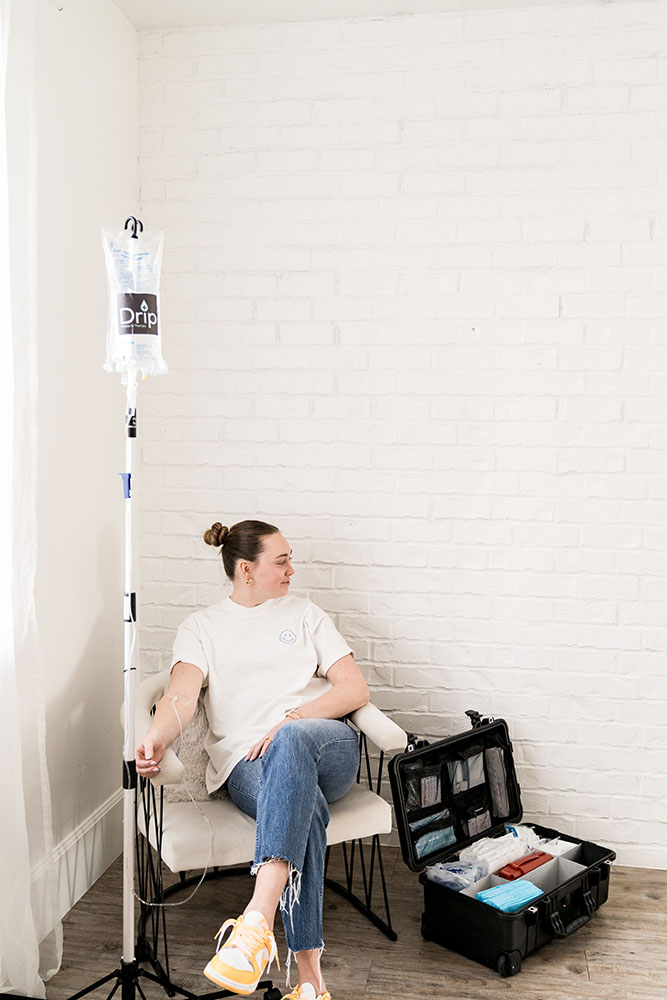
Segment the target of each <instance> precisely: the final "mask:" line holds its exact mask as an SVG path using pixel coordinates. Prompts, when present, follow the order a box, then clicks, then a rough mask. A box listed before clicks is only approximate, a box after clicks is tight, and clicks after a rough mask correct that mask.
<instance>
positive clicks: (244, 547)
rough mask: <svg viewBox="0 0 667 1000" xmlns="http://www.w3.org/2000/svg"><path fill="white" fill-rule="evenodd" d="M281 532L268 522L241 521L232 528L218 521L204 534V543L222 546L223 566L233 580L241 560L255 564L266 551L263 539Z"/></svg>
mask: <svg viewBox="0 0 667 1000" xmlns="http://www.w3.org/2000/svg"><path fill="white" fill-rule="evenodd" d="M279 530H280V529H279V528H276V527H275V525H273V524H267V523H266V521H239V523H238V524H234V525H232V527H231V528H227V527H225V525H223V524H220V522H219V521H216V522H215V524H212V525H211V527H210V528H208V529H207V530H206V531H205V532H204V541H205V542H206V544H207V545H214V546H215V547H216V548H218V547H219V546H222V553H221V555H222V565H223V566H224V567H225V573H226V574H227V576H228V577H229V579H230V580H233V579H234V573H235V572H236V564H237V562H238V561H239V559H247V560H248V562H255V560H256V559H257V558H258V556H259V555H260V554H261V553H262V551H263V549H264V542H263V539H264V538H266V536H267V535H275V534H276V533H277V532H278V531H279Z"/></svg>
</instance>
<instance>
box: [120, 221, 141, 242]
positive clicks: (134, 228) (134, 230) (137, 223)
mask: <svg viewBox="0 0 667 1000" xmlns="http://www.w3.org/2000/svg"><path fill="white" fill-rule="evenodd" d="M128 222H131V223H132V236H131V237H130V239H133V240H138V239H139V237H138V235H137V229H138V230H139V232H140V233H143V231H144V224H143V222H141V221H140V220H139V219H135V217H134V216H133V215H131V216H130V217H129V219H126V220H125V227H124V228H125V229H127V224H128Z"/></svg>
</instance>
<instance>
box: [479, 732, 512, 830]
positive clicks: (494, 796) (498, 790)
mask: <svg viewBox="0 0 667 1000" xmlns="http://www.w3.org/2000/svg"><path fill="white" fill-rule="evenodd" d="M484 760H485V762H486V773H487V774H488V776H489V791H490V792H491V807H492V809H493V814H494V816H497V817H498V819H504V818H505V817H506V816H509V814H510V805H509V796H508V794H507V771H506V770H505V754H504V752H503V750H502V749H501V748H500V747H488V749H486V750H485V751H484Z"/></svg>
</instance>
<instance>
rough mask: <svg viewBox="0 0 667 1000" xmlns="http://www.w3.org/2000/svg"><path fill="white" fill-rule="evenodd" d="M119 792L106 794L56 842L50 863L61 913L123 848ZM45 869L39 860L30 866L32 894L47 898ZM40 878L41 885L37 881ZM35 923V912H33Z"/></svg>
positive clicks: (121, 794) (37, 897)
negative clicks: (65, 835) (68, 832)
mask: <svg viewBox="0 0 667 1000" xmlns="http://www.w3.org/2000/svg"><path fill="white" fill-rule="evenodd" d="M122 802H123V792H122V789H118V790H117V791H115V792H114V793H113V795H110V796H109V798H108V799H107V800H106V802H103V803H102V804H101V805H100V806H98V808H97V809H95V811H94V812H92V813H91V814H90V816H88V817H87V819H85V820H84V821H83V823H80V824H79V825H78V826H77V827H75V829H74V830H72V832H71V833H70V834H69V835H68V836H67V837H65V838H64V840H61V842H60V843H59V844H56V846H55V847H54V850H53V864H54V868H55V877H56V880H57V893H58V912H59V916H60V917H64V916H65V914H66V913H68V912H69V911H70V910H71V908H72V907H73V906H74V904H75V903H76V902H78V900H79V899H81V897H82V896H83V894H84V893H85V892H87V891H88V889H90V887H91V885H93V883H94V882H96V881H97V879H98V878H99V877H100V875H101V874H102V872H104V871H106V869H107V868H108V867H109V865H110V864H111V863H112V861H114V860H115V859H116V858H117V857H118V855H119V854H120V852H121V851H122V849H123V807H122ZM47 878H48V869H47V864H46V862H41V863H40V864H38V865H36V866H35V867H34V868H33V870H32V883H33V897H34V898H36V899H47V898H48V896H49V891H48V887H47V885H46V880H47ZM40 882H43V883H44V885H43V887H42V886H40V885H39V884H38V883H40ZM35 917H36V920H37V923H39V914H38V913H36V914H35Z"/></svg>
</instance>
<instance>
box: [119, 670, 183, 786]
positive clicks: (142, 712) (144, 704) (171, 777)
mask: <svg viewBox="0 0 667 1000" xmlns="http://www.w3.org/2000/svg"><path fill="white" fill-rule="evenodd" d="M168 686H169V671H168V670H161V671H160V672H159V673H157V674H151V675H150V676H149V677H146V678H145V679H144V680H143V681H141V683H139V684H137V687H136V689H135V694H134V726H135V735H136V738H137V740H140V739H142V737H143V736H144V735H145V734H146V733H147V732H148V727H149V726H150V724H151V711H152V708H153V706H154V705H155V704H156V702H158V701H159V700H160V698H161V697H162V695H163V694H164V692H165V691H166V690H167V687H168ZM121 719H122V713H121ZM183 773H184V768H183V765H182V764H181V762H180V760H179V759H178V757H177V756H176V754H175V753H174V751H173V750H172V749H171V747H167V749H166V750H165V754H164V757H163V758H162V760H161V761H160V770H159V772H158V773H157V774H156V775H155V777H154V778H151V779H150V780H151V781H152V782H153V784H154V785H178V784H180V783H181V782H182V781H183Z"/></svg>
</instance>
